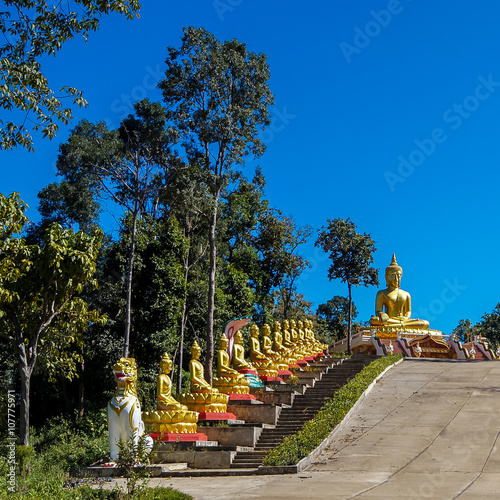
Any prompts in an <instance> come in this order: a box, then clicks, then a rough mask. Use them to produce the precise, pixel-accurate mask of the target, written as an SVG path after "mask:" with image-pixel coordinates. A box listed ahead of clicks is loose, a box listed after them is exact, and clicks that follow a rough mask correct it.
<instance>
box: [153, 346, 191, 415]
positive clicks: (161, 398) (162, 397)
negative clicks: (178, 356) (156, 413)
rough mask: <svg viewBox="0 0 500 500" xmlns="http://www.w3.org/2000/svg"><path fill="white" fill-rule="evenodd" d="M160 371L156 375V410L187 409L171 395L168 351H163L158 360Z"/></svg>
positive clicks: (170, 368)
mask: <svg viewBox="0 0 500 500" xmlns="http://www.w3.org/2000/svg"><path fill="white" fill-rule="evenodd" d="M160 370H161V373H160V375H159V376H158V382H157V385H156V393H157V398H158V400H157V404H156V407H157V409H158V410H187V406H184V405H182V404H180V403H179V402H178V401H177V400H176V399H175V398H174V397H173V396H172V380H171V379H170V377H169V373H170V372H171V371H172V360H171V359H170V356H169V355H168V353H165V354H164V355H163V357H162V358H161V361H160Z"/></svg>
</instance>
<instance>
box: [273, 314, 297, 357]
mask: <svg viewBox="0 0 500 500" xmlns="http://www.w3.org/2000/svg"><path fill="white" fill-rule="evenodd" d="M273 351H274V352H277V353H278V354H279V355H280V359H281V360H282V361H283V363H286V364H287V365H295V363H297V359H296V358H294V356H293V353H292V351H291V350H290V349H287V348H286V347H285V346H284V345H283V335H282V334H281V323H280V322H279V321H275V322H274V341H273Z"/></svg>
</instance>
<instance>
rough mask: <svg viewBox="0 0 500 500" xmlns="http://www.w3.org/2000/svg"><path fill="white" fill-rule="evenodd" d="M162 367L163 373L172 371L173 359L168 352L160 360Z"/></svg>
mask: <svg viewBox="0 0 500 500" xmlns="http://www.w3.org/2000/svg"><path fill="white" fill-rule="evenodd" d="M160 369H161V371H162V372H163V373H170V371H171V370H172V359H171V358H170V356H169V355H168V352H166V353H165V354H164V355H163V356H162V358H161V360H160Z"/></svg>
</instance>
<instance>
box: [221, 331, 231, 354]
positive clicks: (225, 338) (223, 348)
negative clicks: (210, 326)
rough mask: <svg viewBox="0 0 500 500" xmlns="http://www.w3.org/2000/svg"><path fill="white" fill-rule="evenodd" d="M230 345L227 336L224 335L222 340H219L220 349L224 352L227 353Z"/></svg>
mask: <svg viewBox="0 0 500 500" xmlns="http://www.w3.org/2000/svg"><path fill="white" fill-rule="evenodd" d="M228 345H229V340H228V339H227V337H226V334H225V333H223V334H222V335H221V338H220V339H219V347H220V348H221V349H222V350H223V351H226V350H227V346H228Z"/></svg>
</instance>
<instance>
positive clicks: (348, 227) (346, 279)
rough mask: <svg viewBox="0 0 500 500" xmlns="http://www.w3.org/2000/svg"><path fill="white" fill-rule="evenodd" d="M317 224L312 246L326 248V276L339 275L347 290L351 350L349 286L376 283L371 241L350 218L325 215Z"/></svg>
mask: <svg viewBox="0 0 500 500" xmlns="http://www.w3.org/2000/svg"><path fill="white" fill-rule="evenodd" d="M327 222H328V224H327V225H326V226H324V227H322V228H321V230H320V232H319V236H318V239H317V240H316V243H315V246H317V247H320V248H322V249H323V251H324V252H326V253H327V254H328V256H329V258H330V260H331V262H332V263H331V265H330V267H329V268H328V279H329V280H330V281H331V280H334V279H340V280H341V282H342V283H347V288H348V291H349V325H348V333H347V349H348V352H349V354H351V329H352V307H351V306H352V287H353V286H359V285H364V286H369V285H378V284H379V282H378V270H377V269H375V268H373V267H371V264H372V263H373V252H375V251H376V248H375V242H374V241H373V240H372V238H371V235H369V234H367V233H364V234H360V233H357V232H356V228H357V226H356V224H354V222H352V221H351V220H350V219H346V220H344V219H334V220H330V219H327Z"/></svg>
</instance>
